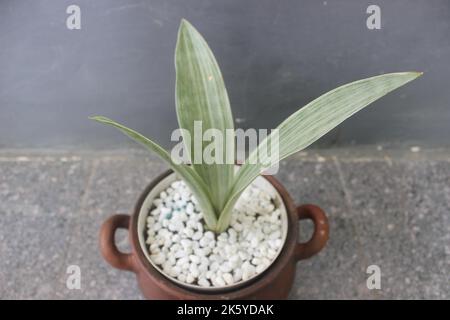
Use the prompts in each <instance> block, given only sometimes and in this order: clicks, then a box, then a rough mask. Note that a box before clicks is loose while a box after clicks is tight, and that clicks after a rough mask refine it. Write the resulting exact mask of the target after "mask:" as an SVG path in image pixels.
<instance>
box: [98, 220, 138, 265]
mask: <svg viewBox="0 0 450 320" xmlns="http://www.w3.org/2000/svg"><path fill="white" fill-rule="evenodd" d="M129 224H130V216H129V215H127V214H116V215H113V216H112V217H110V218H109V219H108V220H106V221H105V222H104V223H103V225H102V227H101V229H100V251H101V252H102V255H103V257H104V258H105V260H106V261H108V263H109V264H110V265H112V266H113V267H114V268H117V269H122V270H128V271H133V270H134V268H133V256H132V254H129V253H123V252H120V251H119V249H117V246H116V243H115V239H114V235H115V233H116V230H117V229H128V226H129Z"/></svg>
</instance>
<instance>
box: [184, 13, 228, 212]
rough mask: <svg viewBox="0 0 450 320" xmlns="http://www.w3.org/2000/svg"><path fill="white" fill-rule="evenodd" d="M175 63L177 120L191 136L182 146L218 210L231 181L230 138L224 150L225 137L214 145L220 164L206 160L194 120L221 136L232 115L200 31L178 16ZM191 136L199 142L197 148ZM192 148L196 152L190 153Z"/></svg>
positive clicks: (203, 145) (220, 80) (224, 91)
mask: <svg viewBox="0 0 450 320" xmlns="http://www.w3.org/2000/svg"><path fill="white" fill-rule="evenodd" d="M175 66H176V107H177V116H178V123H179V125H180V128H182V129H186V130H187V131H188V132H189V133H190V137H191V138H192V139H191V141H190V146H189V145H186V144H185V147H186V149H187V151H188V152H189V153H190V158H191V162H192V164H193V167H194V170H195V171H196V172H197V173H198V174H199V175H200V177H202V179H203V180H204V181H205V183H206V184H207V185H208V186H210V193H211V200H212V202H213V206H214V207H215V209H216V210H217V211H218V212H220V210H221V209H222V208H223V206H224V205H225V202H226V197H227V195H228V192H229V191H230V189H231V186H232V183H233V175H234V159H233V162H232V163H228V164H226V163H227V161H226V160H227V159H226V154H227V153H229V152H234V139H232V140H231V141H228V147H229V148H228V150H227V153H226V152H225V145H226V143H225V142H226V141H224V140H225V139H223V141H222V144H221V145H217V146H218V147H219V148H220V149H222V150H217V149H216V152H221V154H222V157H221V160H220V161H221V162H222V164H221V163H212V164H207V163H205V161H204V159H203V151H204V149H205V147H206V145H208V144H210V143H211V142H204V141H203V139H202V137H199V136H198V135H197V136H196V134H195V132H194V131H195V130H194V123H195V121H201V124H202V130H203V132H205V131H206V130H208V129H218V130H219V131H220V133H221V136H222V137H223V138H225V137H224V133H225V130H226V129H232V130H233V128H234V126H233V117H232V114H231V108H230V103H229V101H228V95H227V90H226V88H225V84H224V82H223V79H222V74H221V72H220V69H219V66H218V64H217V62H216V59H215V58H214V55H213V53H212V52H211V50H210V49H209V47H208V44H207V43H206V41H205V40H204V39H203V37H202V36H201V35H200V33H199V32H198V31H197V30H196V29H195V28H194V27H193V26H192V25H191V24H190V23H189V22H187V21H186V20H182V22H181V25H180V29H179V31H178V41H177V46H176V50H175ZM197 132H198V131H197ZM194 136H195V139H197V140H198V141H197V142H199V143H198V145H197V146H199V148H197V149H196V148H195V147H196V143H197V142H195V141H194V140H193V139H194ZM183 138H184V141H185V142H186V140H187V139H189V137H186V136H184V137H183ZM189 147H190V148H189ZM188 149H189V150H188ZM194 149H195V150H196V152H197V154H195V153H194ZM199 156H200V158H198V157H199ZM233 158H234V157H233ZM197 160H201V163H197Z"/></svg>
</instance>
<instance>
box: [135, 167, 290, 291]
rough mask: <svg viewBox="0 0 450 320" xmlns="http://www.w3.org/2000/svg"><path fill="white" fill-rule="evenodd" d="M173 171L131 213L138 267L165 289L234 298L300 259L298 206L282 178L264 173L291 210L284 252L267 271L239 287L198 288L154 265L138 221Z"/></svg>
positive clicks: (168, 172)
mask: <svg viewBox="0 0 450 320" xmlns="http://www.w3.org/2000/svg"><path fill="white" fill-rule="evenodd" d="M172 173H173V171H172V170H168V171H166V172H164V173H162V174H161V175H159V176H158V177H157V178H156V179H154V180H153V181H152V182H151V183H150V184H149V185H148V186H147V187H146V188H145V189H144V191H143V192H142V194H141V195H140V197H139V199H138V201H137V203H136V205H135V209H134V212H133V215H132V216H131V223H130V226H129V233H130V242H131V246H132V250H133V260H134V263H138V264H139V265H140V267H141V268H139V267H136V268H135V269H136V270H135V271H136V272H137V273H139V274H140V273H145V275H146V276H148V277H150V278H151V279H153V280H154V283H155V285H157V286H158V287H160V288H161V289H163V290H165V291H169V292H170V293H172V294H173V295H175V296H177V295H179V294H183V295H184V296H188V297H191V298H197V299H198V298H200V299H202V298H203V299H208V298H212V299H215V298H233V297H239V296H242V295H243V294H244V295H248V294H251V293H252V292H256V291H258V290H261V289H262V288H263V287H264V286H266V285H267V284H268V283H270V282H271V281H272V280H274V279H275V278H276V277H277V276H278V275H279V273H280V272H281V271H282V270H283V268H284V267H285V266H286V265H287V264H288V263H295V262H296V259H295V258H294V257H295V248H296V245H297V243H298V239H297V235H298V218H297V212H296V207H295V205H294V202H293V200H292V198H291V197H290V195H289V193H288V192H287V191H286V189H285V188H284V187H283V186H282V184H281V183H280V182H279V181H278V180H276V179H275V178H274V177H273V176H264V175H263V176H262V177H263V178H265V179H266V180H267V181H268V182H269V183H270V184H271V185H272V186H273V187H274V188H275V189H276V191H277V192H278V194H279V195H280V197H281V199H282V200H283V203H284V206H285V208H286V213H287V234H286V238H285V242H284V244H283V247H282V249H281V252H280V253H279V255H278V257H277V258H276V259H275V260H274V261H273V262H272V264H271V265H270V266H269V267H268V268H267V269H266V270H265V271H264V272H263V273H261V274H259V275H258V276H255V277H254V278H252V279H249V280H248V282H245V283H242V286H239V287H238V288H228V290H227V288H226V287H225V288H216V290H211V291H202V290H196V289H194V288H192V289H191V288H186V287H184V286H181V285H179V284H177V283H175V282H174V281H172V280H170V279H169V278H167V277H166V276H165V275H163V274H162V273H161V272H160V271H159V270H158V269H156V268H155V267H154V266H153V265H152V263H151V262H150V261H149V260H148V259H147V257H146V255H145V253H144V252H143V250H142V248H141V245H140V241H139V232H138V221H139V215H140V211H141V207H142V205H143V204H144V201H145V199H146V198H147V195H148V194H149V192H150V191H151V190H152V189H153V188H155V187H156V186H157V185H158V184H159V183H160V182H161V180H163V179H164V178H166V177H168V176H169V175H170V174H172Z"/></svg>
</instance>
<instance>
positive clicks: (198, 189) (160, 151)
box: [90, 116, 217, 230]
mask: <svg viewBox="0 0 450 320" xmlns="http://www.w3.org/2000/svg"><path fill="white" fill-rule="evenodd" d="M90 119H92V120H95V121H98V122H100V123H104V124H108V125H111V126H113V127H116V128H118V129H119V130H120V131H122V132H123V133H124V134H126V135H127V136H128V137H130V138H131V139H133V140H134V141H136V142H138V143H140V144H142V145H143V146H145V147H146V148H147V149H149V150H151V151H153V152H155V153H156V154H157V155H158V156H159V157H160V158H161V159H162V160H164V161H166V162H167V163H168V164H169V166H170V167H171V168H172V169H173V171H175V172H176V173H177V174H178V175H179V176H180V177H181V178H183V180H184V181H185V182H186V184H187V185H188V186H189V188H190V189H191V191H192V193H193V194H194V196H195V197H196V199H197V201H198V203H199V205H200V207H201V209H202V211H203V217H204V219H205V222H206V224H207V225H208V227H209V228H210V229H212V230H214V228H215V227H216V223H217V218H216V215H215V212H214V209H213V208H212V206H211V203H210V201H209V194H208V188H207V186H206V185H205V183H204V182H203V180H202V179H201V178H200V177H199V175H198V174H197V173H196V172H195V171H194V170H193V169H192V168H191V167H190V166H188V165H185V164H180V165H179V164H175V163H174V162H173V161H172V159H171V157H170V155H169V154H168V153H167V151H166V150H164V148H162V147H161V146H159V145H158V144H157V143H155V142H153V141H151V140H150V139H148V138H146V137H145V136H143V135H142V134H140V133H138V132H136V131H134V130H132V129H129V128H127V127H125V126H123V125H121V124H119V123H117V122H115V121H113V120H111V119H108V118H106V117H102V116H95V117H90Z"/></svg>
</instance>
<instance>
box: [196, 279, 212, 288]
mask: <svg viewBox="0 0 450 320" xmlns="http://www.w3.org/2000/svg"><path fill="white" fill-rule="evenodd" d="M198 285H199V286H201V287H210V286H211V284H210V283H209V281H208V280H206V279H205V278H200V279H199V280H198Z"/></svg>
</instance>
